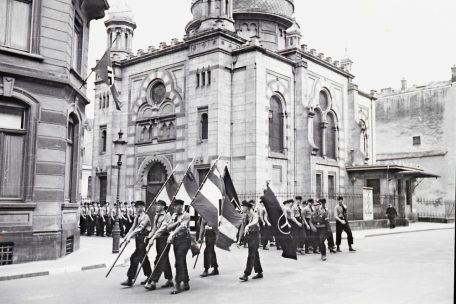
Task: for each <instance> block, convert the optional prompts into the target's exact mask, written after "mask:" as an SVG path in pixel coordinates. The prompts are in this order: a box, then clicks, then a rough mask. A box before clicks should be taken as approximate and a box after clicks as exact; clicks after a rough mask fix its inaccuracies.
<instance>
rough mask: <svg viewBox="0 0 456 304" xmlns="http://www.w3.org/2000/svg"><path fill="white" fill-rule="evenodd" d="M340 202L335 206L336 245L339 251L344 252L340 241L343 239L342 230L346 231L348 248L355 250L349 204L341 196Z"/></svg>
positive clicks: (351, 250)
mask: <svg viewBox="0 0 456 304" xmlns="http://www.w3.org/2000/svg"><path fill="white" fill-rule="evenodd" d="M337 202H338V204H337V205H336V207H335V208H334V218H335V219H336V246H337V252H342V250H340V243H341V240H342V231H345V233H346V234H347V240H348V248H349V251H350V252H355V251H356V250H355V249H354V248H353V246H352V245H353V234H352V232H351V229H350V224H349V223H348V217H347V206H346V205H345V204H344V198H343V197H342V196H339V197H338V198H337Z"/></svg>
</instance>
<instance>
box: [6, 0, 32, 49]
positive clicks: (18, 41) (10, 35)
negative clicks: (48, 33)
mask: <svg viewBox="0 0 456 304" xmlns="http://www.w3.org/2000/svg"><path fill="white" fill-rule="evenodd" d="M32 4H33V2H32V0H0V45H4V46H6V47H11V48H14V49H19V50H22V51H27V52H28V51H30V45H31V35H30V34H31V28H32Z"/></svg>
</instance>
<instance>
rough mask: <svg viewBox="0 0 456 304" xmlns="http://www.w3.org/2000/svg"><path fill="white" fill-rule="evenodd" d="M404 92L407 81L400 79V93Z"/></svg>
mask: <svg viewBox="0 0 456 304" xmlns="http://www.w3.org/2000/svg"><path fill="white" fill-rule="evenodd" d="M405 90H407V79H405V78H402V81H401V91H405Z"/></svg>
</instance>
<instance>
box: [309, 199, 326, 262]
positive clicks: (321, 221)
mask: <svg viewBox="0 0 456 304" xmlns="http://www.w3.org/2000/svg"><path fill="white" fill-rule="evenodd" d="M313 207H314V212H313V213H312V217H311V222H312V224H313V226H314V227H315V230H316V231H315V239H316V244H317V245H318V248H319V250H320V253H321V260H322V261H326V246H325V240H326V235H327V232H328V229H327V228H326V221H327V220H328V213H327V212H326V210H325V209H323V208H321V204H320V201H316V202H314V203H313Z"/></svg>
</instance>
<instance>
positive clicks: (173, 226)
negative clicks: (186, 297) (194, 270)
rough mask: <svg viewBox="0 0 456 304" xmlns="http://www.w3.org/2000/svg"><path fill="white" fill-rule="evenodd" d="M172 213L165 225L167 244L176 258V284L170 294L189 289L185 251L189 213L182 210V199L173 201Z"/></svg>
mask: <svg viewBox="0 0 456 304" xmlns="http://www.w3.org/2000/svg"><path fill="white" fill-rule="evenodd" d="M173 206H174V214H173V215H172V217H171V220H170V221H169V224H168V226H167V228H168V231H169V233H170V234H169V237H168V240H167V242H168V244H171V243H172V244H173V248H174V257H175V259H176V264H175V266H176V279H175V281H176V286H175V289H174V290H173V291H172V292H171V294H178V293H181V292H183V291H187V290H190V285H189V283H188V282H189V281H190V278H189V277H188V269H187V253H188V251H189V250H190V245H191V240H190V230H189V223H190V214H189V213H188V212H184V201H182V200H175V201H174V205H173Z"/></svg>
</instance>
